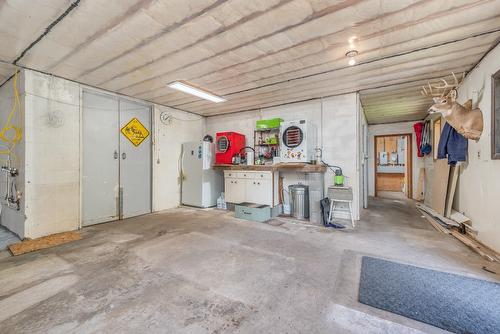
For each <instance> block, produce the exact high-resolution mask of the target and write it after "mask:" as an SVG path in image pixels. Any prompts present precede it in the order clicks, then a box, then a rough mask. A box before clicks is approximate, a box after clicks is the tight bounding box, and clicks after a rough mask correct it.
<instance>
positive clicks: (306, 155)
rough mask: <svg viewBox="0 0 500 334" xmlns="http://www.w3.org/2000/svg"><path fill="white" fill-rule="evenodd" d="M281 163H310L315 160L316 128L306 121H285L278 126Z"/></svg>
mask: <svg viewBox="0 0 500 334" xmlns="http://www.w3.org/2000/svg"><path fill="white" fill-rule="evenodd" d="M280 138H281V143H280V157H281V161H282V162H306V163H307V162H311V161H313V160H315V159H316V157H315V155H316V154H315V153H316V151H315V148H316V127H315V126H314V125H313V124H312V123H311V122H310V121H307V120H304V119H302V120H297V121H286V122H282V123H281V126H280Z"/></svg>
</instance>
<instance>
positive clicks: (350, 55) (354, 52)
mask: <svg viewBox="0 0 500 334" xmlns="http://www.w3.org/2000/svg"><path fill="white" fill-rule="evenodd" d="M345 55H346V57H347V58H349V65H350V66H353V65H355V64H356V58H355V57H356V56H357V55H358V50H349V51H347V52H346V54H345Z"/></svg>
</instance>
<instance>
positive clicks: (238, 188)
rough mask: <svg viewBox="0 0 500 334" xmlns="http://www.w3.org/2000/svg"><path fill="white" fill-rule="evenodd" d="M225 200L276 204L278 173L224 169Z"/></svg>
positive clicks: (277, 198) (277, 199) (272, 205)
mask: <svg viewBox="0 0 500 334" xmlns="http://www.w3.org/2000/svg"><path fill="white" fill-rule="evenodd" d="M224 186H225V196H226V202H229V203H241V202H250V203H256V204H264V205H269V206H271V207H274V206H276V205H278V201H279V197H278V195H279V194H278V191H279V190H278V173H277V172H272V171H246V170H226V171H224Z"/></svg>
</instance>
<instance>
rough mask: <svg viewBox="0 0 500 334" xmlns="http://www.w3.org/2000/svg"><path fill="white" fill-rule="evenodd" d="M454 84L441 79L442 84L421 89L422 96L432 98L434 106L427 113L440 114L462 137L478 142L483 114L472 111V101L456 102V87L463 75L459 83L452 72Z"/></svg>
mask: <svg viewBox="0 0 500 334" xmlns="http://www.w3.org/2000/svg"><path fill="white" fill-rule="evenodd" d="M451 74H452V75H453V79H454V83H453V84H449V83H448V82H447V81H446V80H445V79H441V81H443V83H444V84H441V85H439V84H431V83H429V84H428V87H427V88H426V87H423V88H422V94H423V95H425V96H433V100H434V104H433V105H432V106H431V107H430V108H429V110H428V112H429V113H430V114H432V113H441V115H442V116H443V117H444V119H445V120H446V121H447V122H448V123H449V124H450V125H451V126H452V127H453V128H454V129H455V130H456V131H457V132H458V133H460V134H461V135H462V136H464V137H465V138H467V139H474V140H479V138H480V137H481V134H482V132H483V113H482V112H481V109H479V108H476V109H474V110H472V100H469V101H467V102H465V103H464V105H461V104H459V103H458V102H456V98H457V96H458V91H457V89H458V86H459V85H460V84H461V83H462V81H463V79H464V77H465V73H464V74H462V78H461V80H460V81H459V80H458V79H457V77H456V76H455V74H454V73H453V72H452V73H451Z"/></svg>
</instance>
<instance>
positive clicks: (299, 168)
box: [213, 162, 326, 173]
mask: <svg viewBox="0 0 500 334" xmlns="http://www.w3.org/2000/svg"><path fill="white" fill-rule="evenodd" d="M213 167H214V168H215V169H227V170H255V171H287V170H289V171H293V172H301V173H324V172H326V166H324V165H312V164H306V163H297V162H289V163H283V162H281V163H278V164H274V165H231V164H219V165H214V166H213Z"/></svg>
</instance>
